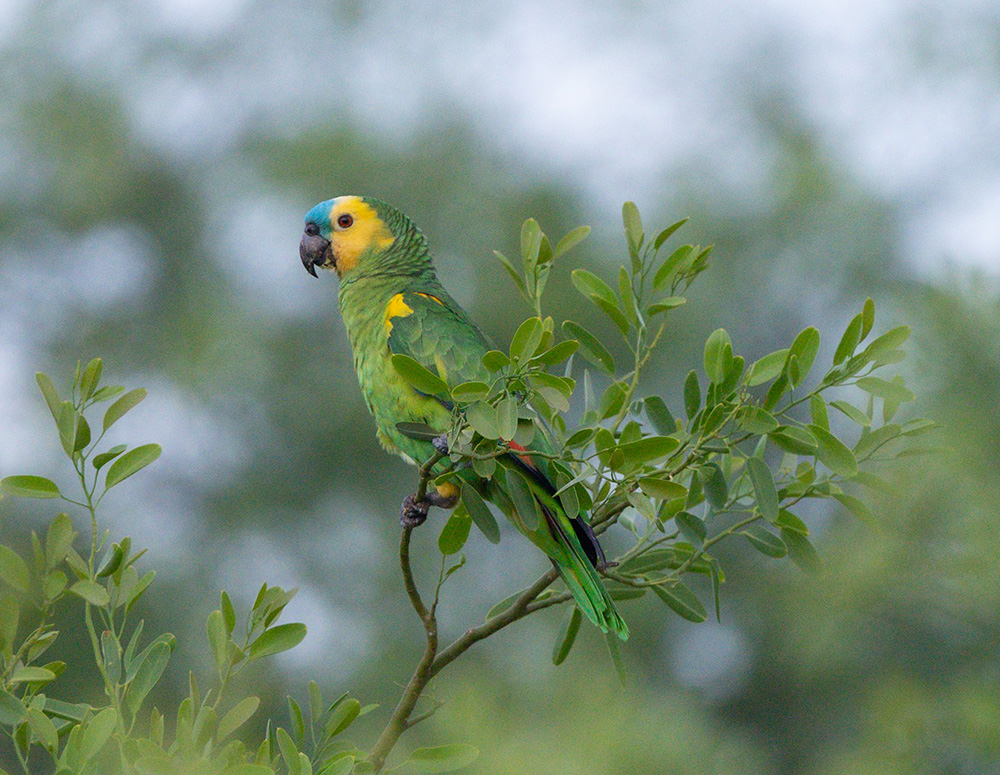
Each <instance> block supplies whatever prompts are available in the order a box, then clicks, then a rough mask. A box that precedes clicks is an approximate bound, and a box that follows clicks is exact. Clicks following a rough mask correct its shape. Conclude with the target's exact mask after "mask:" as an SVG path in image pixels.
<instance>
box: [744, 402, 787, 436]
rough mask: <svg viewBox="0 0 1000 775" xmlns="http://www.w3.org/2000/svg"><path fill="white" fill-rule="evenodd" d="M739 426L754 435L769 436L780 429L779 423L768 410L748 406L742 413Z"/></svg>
mask: <svg viewBox="0 0 1000 775" xmlns="http://www.w3.org/2000/svg"><path fill="white" fill-rule="evenodd" d="M739 425H740V427H741V428H742V429H743V430H745V431H749V432H750V433H753V434H755V435H756V434H762V435H764V434H768V433H771V432H772V431H774V430H776V429H777V428H778V421H777V420H776V419H775V418H774V415H772V414H771V413H770V412H768V411H767V410H766V409H761V408H760V407H759V406H746V407H744V408H743V409H742V410H741V411H740V415H739Z"/></svg>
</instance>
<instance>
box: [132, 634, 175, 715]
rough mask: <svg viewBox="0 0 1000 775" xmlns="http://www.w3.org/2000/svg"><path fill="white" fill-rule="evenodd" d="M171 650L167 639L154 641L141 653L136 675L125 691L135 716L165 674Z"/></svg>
mask: <svg viewBox="0 0 1000 775" xmlns="http://www.w3.org/2000/svg"><path fill="white" fill-rule="evenodd" d="M170 651H171V648H170V645H169V644H168V643H167V642H166V641H154V642H153V643H151V644H150V645H149V647H147V649H146V650H145V651H144V652H143V654H141V655H140V657H139V660H140V661H139V664H138V667H137V668H136V669H135V677H134V678H132V680H131V681H130V682H129V685H128V689H127V690H126V692H125V700H126V703H127V705H128V708H129V712H130V713H131V714H132V716H133V717H134V716H135V714H136V713H138V712H139V708H141V707H142V703H143V700H145V699H146V695H148V694H149V693H150V691H152V689H153V687H154V686H156V684H157V682H158V681H159V680H160V676H162V675H163V671H164V670H165V669H166V667H167V662H168V661H169V660H170Z"/></svg>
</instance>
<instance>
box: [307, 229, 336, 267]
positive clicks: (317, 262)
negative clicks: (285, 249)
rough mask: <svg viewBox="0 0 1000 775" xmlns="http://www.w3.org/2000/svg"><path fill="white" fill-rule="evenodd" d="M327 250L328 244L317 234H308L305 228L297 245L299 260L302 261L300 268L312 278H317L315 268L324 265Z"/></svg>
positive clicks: (328, 248)
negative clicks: (303, 268) (302, 267)
mask: <svg viewBox="0 0 1000 775" xmlns="http://www.w3.org/2000/svg"><path fill="white" fill-rule="evenodd" d="M329 250H330V243H329V242H328V241H327V240H325V239H323V238H322V237H321V236H320V235H319V234H310V233H309V229H308V228H307V229H306V232H305V234H303V235H302V241H301V242H300V243H299V258H301V259H302V266H304V267H305V268H306V271H307V272H308V273H309V274H311V275H312V276H313V277H318V276H319V275H317V274H316V267H317V266H324V265H326V263H327V256H328V253H329Z"/></svg>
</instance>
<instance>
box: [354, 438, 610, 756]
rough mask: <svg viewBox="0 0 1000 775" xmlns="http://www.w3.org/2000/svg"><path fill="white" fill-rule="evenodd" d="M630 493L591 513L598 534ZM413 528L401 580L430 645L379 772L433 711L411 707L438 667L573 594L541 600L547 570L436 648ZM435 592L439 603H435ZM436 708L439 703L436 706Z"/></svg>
mask: <svg viewBox="0 0 1000 775" xmlns="http://www.w3.org/2000/svg"><path fill="white" fill-rule="evenodd" d="M442 457H444V455H443V453H440V452H439V453H436V454H435V455H433V456H432V457H431V458H430V459H429V460H428V461H427V462H426V463H425V464H424V465H423V466H421V467H420V482H419V486H418V490H417V497H418V499H419V498H420V497H422V496H423V495H424V494H426V492H427V485H428V482H429V481H430V479H431V473H430V472H431V468H433V466H434V464H435V463H437V462H438V460H440V459H441V458H442ZM628 505H629V504H628V499H627V497H626V496H624V495H616V496H614V497H613V498H609V499H608V500H606V501H605V502H604V503H603V504H602V505H601V506H600V507H599V508H598V509H595V510H594V512H593V513H592V515H591V525H592V526H593V528H594V532H595V533H597V534H600V533H603V532H604V531H605V530H607V529H608V528H609V527H611V525H613V524H614V522H615V520H616V519H617V517H618V515H619V514H621V513H622V511H624V510H625V509H626V508H627V507H628ZM412 532H413V528H410V527H404V528H403V532H402V534H401V535H400V539H399V567H400V570H401V571H402V573H403V586H404V587H405V588H406V594H407V596H408V597H409V598H410V605H412V606H413V610H414V611H416V612H417V615H418V616H419V617H420V621H421V622H422V624H423V626H424V633H425V635H426V639H427V645H426V647H425V648H424V653H423V656H421V658H420V661H419V662H418V663H417V666H416V667H415V668H414V670H413V675H412V676H411V677H410V681H409V683H407V685H406V688H405V689H404V690H403V695H402V696H401V697H400V698H399V703H398V704H397V705H396V709H395V710H394V711H393V713H392V717H391V718H390V719H389V723H388V724H387V725H386V728H385V729H384V730H383V731H382V734H381V735H380V736H379V739H378V741H377V742H376V743H375V747H374V748H372V754H371V756H372V758H371V762H372V764H373V765H374V767H375V772H376V773H378V772H381V771H382V769H383V767H384V766H385V761H386V758H387V757H388V756H389V753H390V752H391V751H392V749H393V747H394V746H395V745H396V742H397V741H398V740H399V737H400V735H402V734H403V732H405V731H406V730H407V729H409V728H410V727H412V726H413V725H414V724H417V723H419V722H420V721H423V720H424V719H425V718H427V717H428V716H430V715H431V713H433V711H431V712H428V713H422V714H419V715H417V716H413V710H414V708H415V707H416V705H417V701H418V700H419V699H420V695H421V694H422V693H423V691H424V689H425V688H427V684H428V683H429V682H430V680H431V679H432V678H433V677H434V676H436V675H437V674H438V673H440V672H441V671H442V670H443V669H444V668H445V667H447V666H448V665H449V664H451V663H452V662H454V661H455V660H456V659H458V657H460V656H461V655H462V654H464V653H465V652H466V651H468V650H469V649H470V648H471V647H472V646H474V645H475V644H476V643H478V642H479V641H481V640H485V639H486V638H488V637H490V636H491V635H495V634H496V633H497V632H499V631H500V630H502V629H504V628H505V627H507V626H508V625H510V624H513V623H514V622H516V621H518V620H520V619H523V618H524V617H526V616H529V615H531V614H533V613H535V612H536V611H541V610H543V609H545V608H549V607H551V606H554V605H559V604H560V603H565V602H567V601H568V600H571V599H572V595H571V594H570V593H568V592H564V593H561V594H558V595H552V596H551V597H548V598H545V599H544V600H538V596H539V595H540V594H542V592H544V591H545V590H546V589H547V588H548V587H549V586H550V585H551V584H552V583H553V582H554V581H555V580H556V579H557V578H559V572H558V571H557V570H556V569H555V568H551V569H550V570H547V571H546V572H545V573H543V574H542V575H541V576H539V577H538V579H537V580H536V581H535V582H534V583H533V584H532V585H531V586H529V587H528V588H527V589H525V590H524V591H523V592H522V593H521V594H520V595H519V596H518V597H517V599H516V600H515V601H514V603H513V604H512V605H511V606H510V607H509V608H507V609H505V610H504V611H501V612H500V613H498V614H497V615H496V616H494V617H492V618H491V619H489V620H488V621H486V622H484V623H483V624H481V625H479V626H478V627H472V628H471V629H469V630H466V631H465V633H464V634H463V635H461V636H460V637H458V638H456V639H455V640H454V641H453V642H452V643H451V644H450V645H449V646H447V647H446V648H445V649H443V650H441V651H440V652H439V651H438V629H437V616H436V608H437V606H436V604H435V605H434V606H432V607H431V608H428V607H427V605H426V604H425V603H424V600H423V598H422V597H421V595H420V591H419V590H418V589H417V584H416V581H415V580H414V578H413V568H412V566H411V564H410V536H411V533H412ZM438 589H439V590H440V584H439V587H438ZM436 597H437V596H436V595H435V603H436ZM435 710H436V709H435Z"/></svg>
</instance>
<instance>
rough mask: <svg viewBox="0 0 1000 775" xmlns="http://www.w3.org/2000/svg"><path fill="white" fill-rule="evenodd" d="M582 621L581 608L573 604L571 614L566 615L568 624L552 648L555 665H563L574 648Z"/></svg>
mask: <svg viewBox="0 0 1000 775" xmlns="http://www.w3.org/2000/svg"><path fill="white" fill-rule="evenodd" d="M582 621H583V614H581V613H580V609H579V608H577V607H576V606H573V608H572V609H570V612H569V616H567V617H566V624H565V626H564V627H563V630H562V633H561V634H560V636H559V639H558V640H557V641H556V645H555V647H554V648H553V649H552V664H553V665H561V664H562V663H563V662H564V661H565V659H566V657H568V656H569V652H570V649H572V648H573V644H574V643H575V642H576V635H577V633H578V632H580V624H581V622H582Z"/></svg>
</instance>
